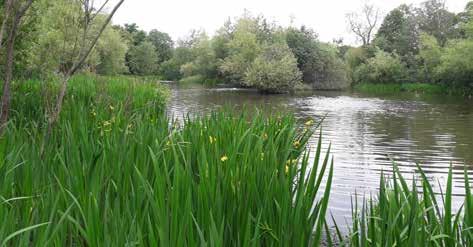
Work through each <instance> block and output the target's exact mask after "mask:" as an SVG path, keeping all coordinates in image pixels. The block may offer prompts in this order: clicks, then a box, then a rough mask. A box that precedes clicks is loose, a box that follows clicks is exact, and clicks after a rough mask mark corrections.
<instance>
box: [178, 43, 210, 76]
mask: <svg viewBox="0 0 473 247" xmlns="http://www.w3.org/2000/svg"><path fill="white" fill-rule="evenodd" d="M190 51H191V56H192V58H193V59H192V61H190V62H188V63H185V64H183V65H181V68H180V72H181V74H182V76H183V77H184V78H186V77H192V76H198V77H201V78H203V79H204V81H205V80H211V79H215V78H216V77H217V75H218V64H217V58H216V55H215V52H214V50H213V48H212V41H211V40H209V39H208V37H207V36H202V37H200V38H199V39H198V40H196V41H195V42H194V44H193V46H192V47H191V50H190Z"/></svg>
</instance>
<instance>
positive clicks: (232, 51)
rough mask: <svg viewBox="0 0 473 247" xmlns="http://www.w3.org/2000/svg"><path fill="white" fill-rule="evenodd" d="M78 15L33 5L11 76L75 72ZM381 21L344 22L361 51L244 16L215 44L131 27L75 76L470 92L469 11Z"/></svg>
mask: <svg viewBox="0 0 473 247" xmlns="http://www.w3.org/2000/svg"><path fill="white" fill-rule="evenodd" d="M8 1H10V0H7V2H8ZM76 2H77V3H76ZM5 6H7V4H6V3H5V4H2V6H1V7H2V11H1V13H2V14H4V13H5ZM81 8H82V7H81V5H80V1H72V2H71V1H68V0H55V1H46V0H36V1H33V4H32V5H31V8H30V10H29V11H28V12H27V14H26V16H25V17H24V18H23V19H24V20H23V21H22V25H21V27H20V28H19V31H18V38H17V42H16V45H15V49H16V53H15V59H14V66H13V72H14V73H13V74H14V76H15V77H26V78H28V77H41V78H48V77H50V76H57V75H61V74H64V73H65V72H66V71H67V70H68V69H69V68H70V67H71V66H72V65H73V64H74V61H76V60H77V54H78V53H79V52H80V48H79V47H80V46H79V45H78V40H85V41H84V42H85V43H91V41H92V39H93V37H94V36H93V35H90V36H89V35H84V36H83V37H78V34H81V33H82V32H81V30H82V29H83V25H82V24H80V23H81V22H79V21H78V20H79V19H80V18H81V16H82V13H83V9H81ZM380 16H381V15H380V12H379V10H377V9H376V8H375V7H373V6H368V5H367V6H364V7H363V8H362V9H361V11H360V12H359V13H351V14H347V22H348V24H349V27H350V30H351V31H352V32H353V33H354V34H355V35H356V37H357V38H358V39H359V40H360V42H361V44H362V45H361V46H360V47H351V46H347V45H343V41H342V40H338V41H334V42H331V43H327V42H321V41H319V40H318V37H317V34H316V33H315V32H314V31H313V30H312V29H310V28H307V27H305V26H302V27H299V28H296V27H293V26H289V27H282V26H280V25H278V24H277V23H275V22H272V21H269V20H268V19H266V18H265V17H263V16H255V15H252V14H251V13H249V12H248V11H245V12H244V13H243V14H242V15H241V16H240V17H237V18H234V19H228V20H227V21H226V22H225V23H224V24H223V25H222V27H220V28H219V29H218V31H217V32H216V34H215V35H213V36H212V37H209V36H208V35H207V34H206V33H205V32H203V31H201V30H193V31H191V32H190V33H189V34H188V35H187V37H185V38H182V39H180V40H177V41H173V40H172V38H171V37H170V36H169V35H168V34H167V33H164V32H160V31H158V30H151V31H149V32H146V31H144V30H141V29H140V28H139V27H138V26H137V25H136V24H125V25H123V26H119V25H112V24H109V25H107V26H106V28H105V30H104V31H103V33H102V34H101V35H100V39H99V40H98V41H97V44H96V45H95V46H93V50H92V51H91V53H90V55H88V56H87V57H86V59H85V61H84V62H83V63H81V64H80V68H79V69H80V70H85V71H90V72H95V73H98V74H104V75H114V74H131V75H153V76H158V77H161V78H162V79H166V80H174V81H182V82H184V83H202V84H208V85H215V84H217V83H233V84H237V85H241V86H245V87H254V88H258V89H260V90H261V91H265V92H287V91H290V90H293V89H295V88H304V89H306V88H314V89H342V88H347V87H349V86H350V84H352V83H362V82H364V83H403V82H424V83H437V84H443V85H447V86H449V87H455V88H470V89H471V88H473V84H472V82H473V18H472V17H473V2H470V3H469V4H468V5H467V6H466V8H465V10H464V11H463V12H461V13H457V14H456V13H452V12H449V11H447V10H446V8H445V4H444V2H443V1H441V0H428V1H426V2H424V3H422V4H421V5H420V6H417V7H416V6H411V5H401V6H399V7H397V8H396V9H394V10H392V11H391V12H389V13H388V14H387V16H386V17H385V18H384V20H380V19H379V18H380ZM105 21H106V15H103V14H101V13H100V11H98V14H97V15H96V16H94V22H93V23H92V22H91V24H90V25H89V26H90V27H88V31H90V32H91V33H94V32H96V31H98V30H99V29H100V27H101V23H103V22H105ZM3 39H5V38H3ZM79 43H80V42H79ZM0 48H1V50H0V51H1V52H2V53H5V52H6V51H5V49H4V48H3V47H0ZM1 63H5V61H3V60H2V61H1ZM2 65H3V66H2V68H4V67H5V66H4V64H2Z"/></svg>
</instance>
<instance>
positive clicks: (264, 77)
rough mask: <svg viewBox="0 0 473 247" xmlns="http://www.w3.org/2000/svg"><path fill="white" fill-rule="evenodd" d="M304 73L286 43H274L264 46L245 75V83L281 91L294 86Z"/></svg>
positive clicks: (272, 90)
mask: <svg viewBox="0 0 473 247" xmlns="http://www.w3.org/2000/svg"><path fill="white" fill-rule="evenodd" d="M301 78H302V74H301V72H300V71H299V69H298V68H297V60H296V58H295V57H294V55H293V54H292V53H291V50H290V49H289V47H288V46H287V45H286V44H274V45H269V46H266V47H264V48H263V52H262V53H261V54H260V55H259V56H257V57H256V59H255V60H254V62H253V63H252V64H251V66H250V68H249V69H248V71H247V73H246V75H245V84H246V85H248V86H251V87H255V88H257V89H259V90H260V91H263V92H269V93H281V92H287V91H290V90H292V89H293V88H294V85H295V84H296V83H298V82H300V81H301Z"/></svg>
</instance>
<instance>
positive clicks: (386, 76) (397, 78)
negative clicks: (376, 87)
mask: <svg viewBox="0 0 473 247" xmlns="http://www.w3.org/2000/svg"><path fill="white" fill-rule="evenodd" d="M406 73H407V72H406V67H405V64H404V63H403V62H402V61H401V59H400V58H399V56H398V55H397V54H390V53H387V52H384V51H381V50H378V51H377V52H376V54H375V56H374V57H372V58H369V59H368V60H367V61H366V63H364V64H362V65H360V66H358V67H357V68H356V70H355V72H354V80H355V82H358V83H360V82H363V83H386V84H387V83H402V82H404V81H405V78H406Z"/></svg>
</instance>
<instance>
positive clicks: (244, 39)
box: [220, 17, 262, 83]
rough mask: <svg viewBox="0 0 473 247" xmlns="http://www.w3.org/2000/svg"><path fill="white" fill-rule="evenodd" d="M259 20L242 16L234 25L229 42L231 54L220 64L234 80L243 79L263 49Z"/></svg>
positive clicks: (231, 79) (227, 76) (229, 77)
mask: <svg viewBox="0 0 473 247" xmlns="http://www.w3.org/2000/svg"><path fill="white" fill-rule="evenodd" d="M258 30H260V28H259V21H258V19H255V18H252V17H242V18H240V19H239V20H238V21H237V23H236V24H235V27H234V32H233V33H232V37H233V38H232V40H231V41H230V42H229V43H228V49H229V56H228V57H226V58H225V59H224V60H223V62H222V64H221V65H220V70H221V71H222V73H223V74H225V75H226V78H228V79H229V80H230V81H232V82H239V83H241V82H242V81H243V78H244V77H245V74H246V72H247V71H248V69H249V68H250V66H251V65H252V63H253V61H254V60H255V58H256V57H257V56H258V55H259V54H260V52H261V50H262V43H261V42H262V41H261V40H259V39H258V37H259V36H261V35H259V34H258V32H257V31H258Z"/></svg>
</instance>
